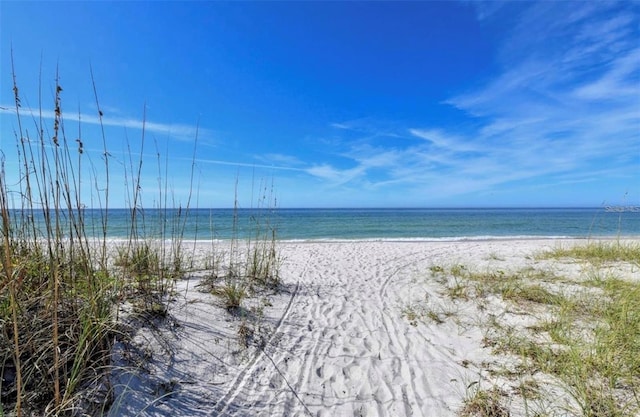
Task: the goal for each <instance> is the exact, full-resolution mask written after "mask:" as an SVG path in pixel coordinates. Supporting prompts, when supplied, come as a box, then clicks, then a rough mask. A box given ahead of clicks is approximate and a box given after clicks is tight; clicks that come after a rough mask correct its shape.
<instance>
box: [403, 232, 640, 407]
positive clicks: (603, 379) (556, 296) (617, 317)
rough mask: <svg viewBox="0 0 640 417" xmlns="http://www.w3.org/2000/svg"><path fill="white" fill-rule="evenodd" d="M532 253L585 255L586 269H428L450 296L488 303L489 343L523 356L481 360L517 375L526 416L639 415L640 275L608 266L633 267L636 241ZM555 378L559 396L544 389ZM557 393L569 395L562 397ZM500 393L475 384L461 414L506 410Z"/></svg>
mask: <svg viewBox="0 0 640 417" xmlns="http://www.w3.org/2000/svg"><path fill="white" fill-rule="evenodd" d="M536 259H538V260H562V261H571V262H576V261H578V262H585V263H586V264H587V267H586V268H582V269H581V271H582V272H580V273H578V274H577V275H576V276H573V275H572V276H558V275H555V274H554V273H551V272H549V271H547V270H539V269H535V268H526V269H523V270H520V271H516V272H506V271H501V270H495V271H486V272H477V271H470V270H469V269H467V268H465V267H464V266H463V265H454V266H452V267H450V268H446V267H443V266H437V265H436V266H432V267H431V268H430V272H431V274H432V276H434V277H436V278H437V282H439V283H441V284H442V285H443V286H444V291H443V294H444V295H446V296H448V297H449V299H450V300H451V301H452V302H454V303H474V304H475V305H476V306H477V308H478V309H479V311H485V310H486V309H488V308H491V310H490V311H491V312H492V313H490V314H489V313H487V315H485V319H484V320H483V323H482V325H483V326H484V327H485V329H484V331H485V334H486V336H485V338H484V344H485V346H486V347H489V348H491V350H492V352H493V353H494V354H496V355H506V356H508V357H510V358H517V359H518V360H519V362H518V363H517V364H516V365H515V366H514V365H513V363H512V362H510V361H506V362H505V365H496V364H486V365H484V366H486V367H487V371H488V372H489V374H490V375H493V376H494V377H495V378H497V380H500V381H502V382H500V386H503V384H504V378H507V380H510V381H512V383H511V385H512V389H513V392H514V393H516V395H518V396H519V397H520V401H521V404H524V409H525V411H526V412H525V415H527V416H534V415H569V416H589V417H595V416H620V417H622V416H632V415H638V413H640V282H638V281H637V280H629V279H623V278H620V277H617V276H616V273H615V272H612V271H615V269H611V267H612V266H613V265H612V264H613V263H617V264H620V263H627V264H631V265H632V270H635V271H637V269H633V268H636V267H637V266H638V265H640V264H639V260H640V245H638V244H637V243H622V242H617V241H616V242H596V243H589V244H587V245H583V246H574V247H570V248H567V249H555V250H553V251H549V252H546V253H543V254H540V255H538V256H537V257H536ZM489 306H490V307H489ZM418 308H419V306H414V310H416V309H418ZM509 317H517V319H515V320H512V319H509ZM441 318H442V317H441V316H438V319H441ZM523 318H526V320H523ZM414 320H415V318H414ZM523 323H529V324H523ZM530 323H534V324H530ZM508 363H511V365H507V364H508ZM497 380H496V381H497ZM549 381H555V382H551V383H550V382H549ZM550 384H551V386H553V387H555V390H556V391H555V392H556V394H550V392H551V391H549V390H548V388H546V390H545V387H549V386H550ZM558 392H563V393H564V394H563V395H565V396H566V399H565V400H562V401H558V398H555V397H556V396H557V393H558ZM501 399H502V396H501V395H499V394H498V391H497V390H496V388H492V389H489V390H476V391H473V394H472V395H470V396H469V398H468V399H467V400H465V402H464V405H463V407H462V408H461V410H460V411H459V414H460V415H461V416H493V415H497V416H506V415H509V411H508V409H507V408H505V406H504V405H502V404H503V403H502V400H501Z"/></svg>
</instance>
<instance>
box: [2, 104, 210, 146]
mask: <svg viewBox="0 0 640 417" xmlns="http://www.w3.org/2000/svg"><path fill="white" fill-rule="evenodd" d="M19 111H20V114H21V116H22V117H25V116H28V117H29V118H31V117H36V118H39V117H40V116H42V118H44V119H49V120H52V119H54V118H55V112H54V111H52V110H40V109H33V108H24V107H22V108H20V109H19ZM0 113H7V114H12V115H14V116H15V115H16V108H15V106H9V105H2V106H0ZM63 120H64V121H74V122H78V121H80V122H82V123H88V124H92V125H100V124H102V125H104V126H111V127H120V128H127V129H136V130H142V129H144V130H145V131H146V132H150V133H156V134H161V135H165V136H168V137H171V138H174V139H177V140H181V141H193V140H195V138H196V137H199V138H201V139H203V138H208V137H211V136H212V133H211V131H210V130H209V129H204V128H198V127H196V126H192V125H185V124H179V123H178V124H171V123H158V122H152V121H143V120H140V119H133V118H125V117H108V116H103V117H102V120H101V118H100V117H99V116H95V115H90V114H80V115H79V114H78V113H73V112H71V113H63Z"/></svg>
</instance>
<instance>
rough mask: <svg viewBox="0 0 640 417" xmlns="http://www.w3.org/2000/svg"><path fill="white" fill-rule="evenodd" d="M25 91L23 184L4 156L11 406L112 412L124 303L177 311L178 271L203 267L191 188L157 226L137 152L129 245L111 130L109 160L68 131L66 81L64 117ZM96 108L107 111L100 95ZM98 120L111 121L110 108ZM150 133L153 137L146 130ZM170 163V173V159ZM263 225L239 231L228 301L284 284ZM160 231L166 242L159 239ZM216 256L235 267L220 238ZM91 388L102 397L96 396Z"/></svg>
mask: <svg viewBox="0 0 640 417" xmlns="http://www.w3.org/2000/svg"><path fill="white" fill-rule="evenodd" d="M14 80H15V76H14ZM13 91H14V94H15V95H14V98H15V105H16V106H15V110H16V115H17V118H16V124H17V129H16V145H17V147H16V155H15V156H12V158H13V159H12V160H13V161H16V162H17V166H19V169H20V172H19V181H18V182H17V183H14V182H13V180H9V179H8V177H7V175H6V173H5V165H4V157H5V156H4V154H3V155H2V158H3V159H2V161H1V162H2V165H1V170H0V222H1V223H0V232H1V235H0V238H1V239H2V240H1V243H0V250H1V253H0V263H1V265H2V269H1V270H0V415H4V413H9V414H10V415H16V416H22V415H47V416H48V415H79V414H78V413H80V414H82V413H87V414H92V413H94V412H98V411H100V410H105V409H107V408H108V407H109V403H110V402H111V401H112V400H113V398H111V395H112V391H111V389H110V384H109V374H110V370H111V363H110V359H111V348H112V345H113V341H114V338H115V337H116V336H117V335H119V336H122V337H121V338H120V339H121V340H126V339H127V337H126V335H124V334H122V326H120V320H121V319H122V318H121V317H119V313H118V311H119V307H120V306H121V305H123V304H125V303H130V304H132V305H133V306H134V309H133V314H143V315H146V316H148V315H152V316H153V317H156V318H159V319H163V318H165V317H167V316H168V315H169V314H170V309H169V307H170V297H168V295H169V294H170V293H171V290H172V288H173V284H174V283H175V280H177V279H180V278H182V277H183V276H184V274H185V273H187V272H189V268H191V267H192V266H193V261H191V262H189V261H188V259H187V256H186V254H185V252H184V249H183V243H182V239H183V235H184V228H185V222H186V220H187V217H188V215H189V209H190V201H191V192H190V193H189V201H187V204H186V207H180V208H179V209H177V210H173V209H170V208H169V207H166V206H163V207H159V210H157V211H159V212H161V213H163V215H162V216H161V217H159V218H157V219H154V220H153V222H157V224H156V223H153V224H151V223H150V220H148V219H146V218H145V211H144V209H143V207H142V203H141V198H140V193H141V190H142V186H141V184H142V183H143V181H142V179H141V172H142V171H141V169H140V168H141V166H142V159H139V160H137V161H133V160H132V159H133V158H131V156H129V161H126V162H128V163H125V164H124V165H125V167H129V168H128V169H127V168H125V178H124V182H125V184H130V192H129V195H128V196H127V199H126V200H127V201H128V202H129V204H130V208H129V213H130V218H129V225H130V227H129V232H128V233H129V234H128V237H127V238H126V240H125V242H124V243H120V244H119V246H117V247H116V246H114V244H113V243H112V242H110V241H109V240H108V228H109V182H110V181H113V178H112V177H111V173H110V159H111V156H110V154H109V151H108V149H107V147H106V143H107V140H106V137H105V136H104V129H103V130H102V132H103V137H102V142H103V146H104V149H103V153H102V154H103V159H102V164H103V165H102V166H101V167H98V166H95V165H94V163H93V161H91V159H90V158H89V157H88V156H87V155H86V154H85V152H84V145H83V141H82V137H81V136H78V137H77V138H76V137H75V136H74V139H73V140H69V139H68V138H67V133H66V132H65V130H64V129H63V117H62V105H61V102H62V91H63V89H62V87H61V86H60V85H58V84H57V81H56V86H55V109H54V114H55V118H54V121H53V124H52V126H45V124H44V122H43V119H42V118H37V117H34V115H32V114H28V115H23V114H22V110H21V106H20V102H21V101H20V96H19V90H18V86H17V83H16V82H15V81H14V86H13ZM94 91H95V86H94ZM96 106H97V108H98V109H99V108H100V104H99V102H98V99H97V96H96ZM98 117H99V120H100V121H102V111H100V110H98ZM23 118H28V119H29V122H34V123H35V124H36V129H34V130H33V131H35V132H37V133H36V136H35V137H34V136H31V135H30V133H29V131H28V130H27V129H25V128H24V127H23ZM45 132H48V133H47V134H45ZM141 142H142V145H141V146H144V132H143V135H142V141H141ZM3 151H4V150H3ZM130 155H131V154H130ZM140 155H142V152H140ZM140 158H141V156H140ZM84 164H89V165H90V167H91V170H90V172H93V176H92V177H91V178H85V177H83V176H82V175H83V173H84V172H87V170H85V169H84V167H83V165H84ZM162 165H163V164H162V163H161V161H158V166H159V167H161V166H162ZM159 171H160V173H162V172H161V171H162V170H161V168H159ZM165 177H166V173H165ZM87 183H90V184H94V188H93V189H92V191H91V192H90V195H83V194H82V193H83V188H82V186H81V185H82V184H87ZM166 189H168V187H167V184H166V183H165V184H162V181H161V180H160V181H159V186H158V198H157V201H159V202H166V201H167V200H168V198H167V195H166V192H165V190H166ZM85 192H86V190H85ZM85 201H90V202H91V203H92V204H91V205H92V206H95V205H96V204H98V205H99V207H98V211H99V214H100V222H99V225H98V226H97V230H96V225H95V224H92V225H87V224H86V222H85V221H86V219H85V217H84V208H85ZM154 208H155V209H158V207H154ZM170 213H175V214H170ZM255 228H256V234H255V237H254V238H253V239H251V240H249V241H248V242H244V243H246V245H245V246H242V245H241V243H242V242H239V241H238V239H237V238H235V239H234V241H233V242H232V244H231V247H232V250H231V251H230V255H229V258H228V259H227V260H226V261H227V266H226V270H227V272H228V273H227V274H226V275H225V285H224V286H223V289H222V291H220V292H219V294H220V295H221V297H222V298H223V304H224V306H225V307H226V308H227V309H228V310H234V309H237V308H239V307H240V305H241V303H242V300H243V299H244V298H245V297H246V296H247V294H248V289H249V288H250V286H251V287H258V286H268V287H269V288H274V287H277V286H278V284H279V275H278V272H279V271H278V268H279V262H280V260H279V256H278V254H277V251H276V232H275V227H274V226H273V225H272V224H271V223H270V222H269V219H268V218H267V216H265V217H263V218H260V219H255ZM152 229H153V230H154V231H155V234H154V236H155V240H154V239H151V238H149V237H147V236H148V235H147V231H149V230H152ZM156 242H161V243H156ZM166 242H169V243H166ZM244 243H242V244H244ZM240 246H242V248H243V249H244V250H240V249H239V247H240ZM207 258H208V259H209V260H210V262H213V263H212V264H211V265H209V266H211V267H212V268H214V270H213V272H212V275H213V276H217V273H218V272H217V271H220V270H222V269H224V267H223V266H222V265H221V264H222V263H224V262H223V258H224V256H222V255H221V254H220V253H216V252H215V248H214V247H213V246H212V253H211V254H210V255H208V256H207ZM239 271H243V272H242V273H239ZM105 390H106V392H105ZM92 396H93V397H92ZM81 397H85V398H87V397H89V398H95V399H96V401H89V403H92V404H93V405H87V401H83V400H82V398H81ZM96 402H98V403H99V404H97V405H96V404H95V403H96ZM92 406H93V407H98V408H96V409H91V407H92ZM87 407H89V408H87Z"/></svg>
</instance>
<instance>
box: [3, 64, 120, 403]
mask: <svg viewBox="0 0 640 417" xmlns="http://www.w3.org/2000/svg"><path fill="white" fill-rule="evenodd" d="M13 91H14V99H15V113H16V119H17V126H18V127H17V130H16V143H17V152H16V153H17V161H18V165H19V168H20V172H19V175H20V180H19V182H18V185H17V188H18V190H17V191H16V190H13V189H9V186H8V178H7V174H6V171H5V169H4V162H3V166H2V171H1V172H0V194H1V197H0V213H1V214H0V216H1V217H2V271H1V272H0V332H1V333H0V357H1V358H2V362H1V366H2V369H1V371H2V374H3V378H2V379H1V380H0V396H1V400H2V404H3V409H4V410H5V411H8V410H13V413H14V414H16V415H23V414H30V413H33V412H38V411H41V410H47V411H46V413H47V414H58V413H60V412H62V411H64V410H66V409H68V408H69V407H71V406H72V402H73V395H74V393H75V391H76V389H77V388H78V387H80V386H81V385H82V384H85V383H87V381H88V379H91V378H94V377H95V373H94V372H93V371H95V370H96V369H101V368H103V367H104V366H105V364H106V360H107V358H108V349H109V340H110V334H111V332H112V330H113V327H112V320H111V318H110V317H111V306H112V305H113V302H114V300H115V297H114V292H113V289H114V287H113V280H112V277H111V275H110V273H109V271H108V270H106V269H105V268H104V265H105V263H104V262H100V260H103V259H104V258H105V255H104V253H102V254H101V253H100V252H101V251H100V248H103V249H104V248H105V246H101V245H100V244H98V245H96V242H95V241H91V240H90V239H89V238H88V237H87V234H86V233H85V222H84V217H83V210H84V207H83V205H82V198H81V189H80V171H81V167H80V164H81V163H82V155H83V151H84V149H83V144H82V140H81V138H78V139H76V140H75V141H73V142H70V141H69V140H68V139H67V134H66V132H65V126H64V119H63V114H62V105H61V102H62V91H63V89H62V87H61V86H60V84H59V83H58V77H57V76H56V85H55V89H54V102H53V106H54V119H53V126H50V127H48V128H45V125H44V122H43V118H42V116H41V113H40V115H38V116H35V115H31V117H32V119H33V122H34V124H35V126H36V129H35V132H36V136H31V135H30V134H29V133H28V131H27V130H26V129H25V128H24V126H23V117H24V115H23V114H22V110H21V100H20V94H19V89H18V85H17V82H16V76H15V73H14V84H13ZM46 131H48V132H50V135H48V136H46V135H45V133H44V132H46ZM72 143H75V147H72ZM10 195H11V196H12V198H10V197H9V196H10ZM16 200H17V204H16Z"/></svg>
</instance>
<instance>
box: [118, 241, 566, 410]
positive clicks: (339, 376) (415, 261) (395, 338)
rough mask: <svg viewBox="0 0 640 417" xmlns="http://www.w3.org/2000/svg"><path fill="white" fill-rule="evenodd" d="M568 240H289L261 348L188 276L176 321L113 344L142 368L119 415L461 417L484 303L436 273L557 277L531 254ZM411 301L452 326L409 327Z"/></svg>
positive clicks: (132, 372)
mask: <svg viewBox="0 0 640 417" xmlns="http://www.w3.org/2000/svg"><path fill="white" fill-rule="evenodd" d="M572 243H575V242H570V241H566V242H561V241H556V240H491V241H463V242H282V243H280V244H279V253H280V254H281V255H282V256H283V258H284V262H283V264H282V267H281V277H282V280H283V288H284V290H283V291H281V292H279V293H278V294H271V295H269V300H270V303H269V306H268V307H265V308H264V315H263V316H262V317H261V318H259V320H261V321H262V322H264V323H265V326H266V327H268V329H269V336H268V338H267V341H266V344H265V345H264V349H259V348H256V347H255V345H254V346H251V347H250V348H249V349H243V348H241V347H240V346H239V344H238V341H237V340H238V339H237V334H238V328H239V326H240V322H241V320H242V319H241V318H239V317H237V316H235V317H234V316H232V315H230V314H229V313H227V312H226V311H225V310H224V309H223V308H221V302H220V300H219V299H218V298H216V297H214V296H212V295H211V294H208V293H203V292H200V291H197V290H196V288H195V285H196V284H197V283H198V280H199V278H198V277H197V276H194V277H192V278H191V279H190V280H188V281H187V280H184V281H180V282H179V283H178V288H177V294H178V295H177V296H176V299H175V301H174V302H173V303H172V304H171V306H170V310H169V313H170V314H169V320H164V321H162V322H160V323H155V324H154V323H151V325H149V324H148V323H147V324H145V325H141V326H140V329H139V330H138V331H137V333H136V336H135V338H134V340H133V350H135V351H134V352H131V349H132V348H129V350H126V349H125V350H122V347H121V348H120V349H116V356H117V355H122V356H126V355H128V356H129V359H128V362H127V361H124V362H127V363H132V360H131V358H133V359H134V360H133V363H135V360H136V358H137V359H138V360H139V361H140V362H141V366H139V367H133V368H132V367H128V368H126V367H123V369H125V371H123V372H120V373H118V375H117V377H116V378H114V381H115V387H116V388H115V391H116V402H115V405H114V407H113V408H112V410H111V412H110V415H111V416H119V415H131V416H136V415H140V416H163V415H172V416H236V417H240V416H241V417H245V416H246V417H248V416H283V417H289V416H334V417H340V416H349V417H351V416H370V417H371V416H389V417H405V416H455V415H456V412H457V411H458V410H459V409H460V407H461V405H462V403H463V401H464V399H465V397H466V396H467V395H468V393H469V389H468V387H469V385H471V384H473V383H475V382H478V381H479V380H481V379H482V377H481V375H480V374H481V373H482V372H483V369H484V368H483V366H482V363H483V362H484V361H487V360H492V356H491V352H490V349H488V348H483V347H482V345H483V344H482V338H483V336H484V335H483V326H482V325H481V318H480V317H479V316H478V315H479V310H478V309H477V308H476V307H477V306H474V304H473V303H454V302H452V301H451V299H450V297H448V296H447V295H445V294H444V293H443V291H444V287H443V285H442V283H438V282H437V279H436V278H434V276H433V275H432V274H431V271H430V267H432V266H440V267H443V268H450V267H451V266H453V265H465V266H467V267H469V268H471V269H473V270H476V271H482V270H487V271H489V270H491V271H495V270H512V271H516V270H521V269H522V268H525V267H531V266H535V267H540V268H557V267H559V266H560V265H556V264H555V263H554V261H537V260H535V259H534V258H532V257H531V256H530V255H533V254H535V253H536V252H539V251H541V250H543V249H548V248H552V247H556V246H558V245H561V244H562V245H568V244H572ZM206 250H207V245H206V244H203V253H206ZM566 267H567V268H577V266H575V265H567V266H566ZM249 302H250V303H254V304H256V303H259V301H258V300H253V301H249ZM412 306H418V307H419V308H424V307H425V306H428V308H432V309H435V310H436V311H452V313H453V316H452V317H453V319H447V320H443V321H442V322H440V323H436V322H433V321H430V320H421V321H420V322H419V323H418V322H415V321H413V322H412V320H411V319H410V318H408V317H406V315H407V313H406V312H407V309H408V308H410V307H412ZM155 325H157V326H156V327H155V328H154V326H155ZM125 359H126V358H125ZM124 362H123V363H124Z"/></svg>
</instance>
